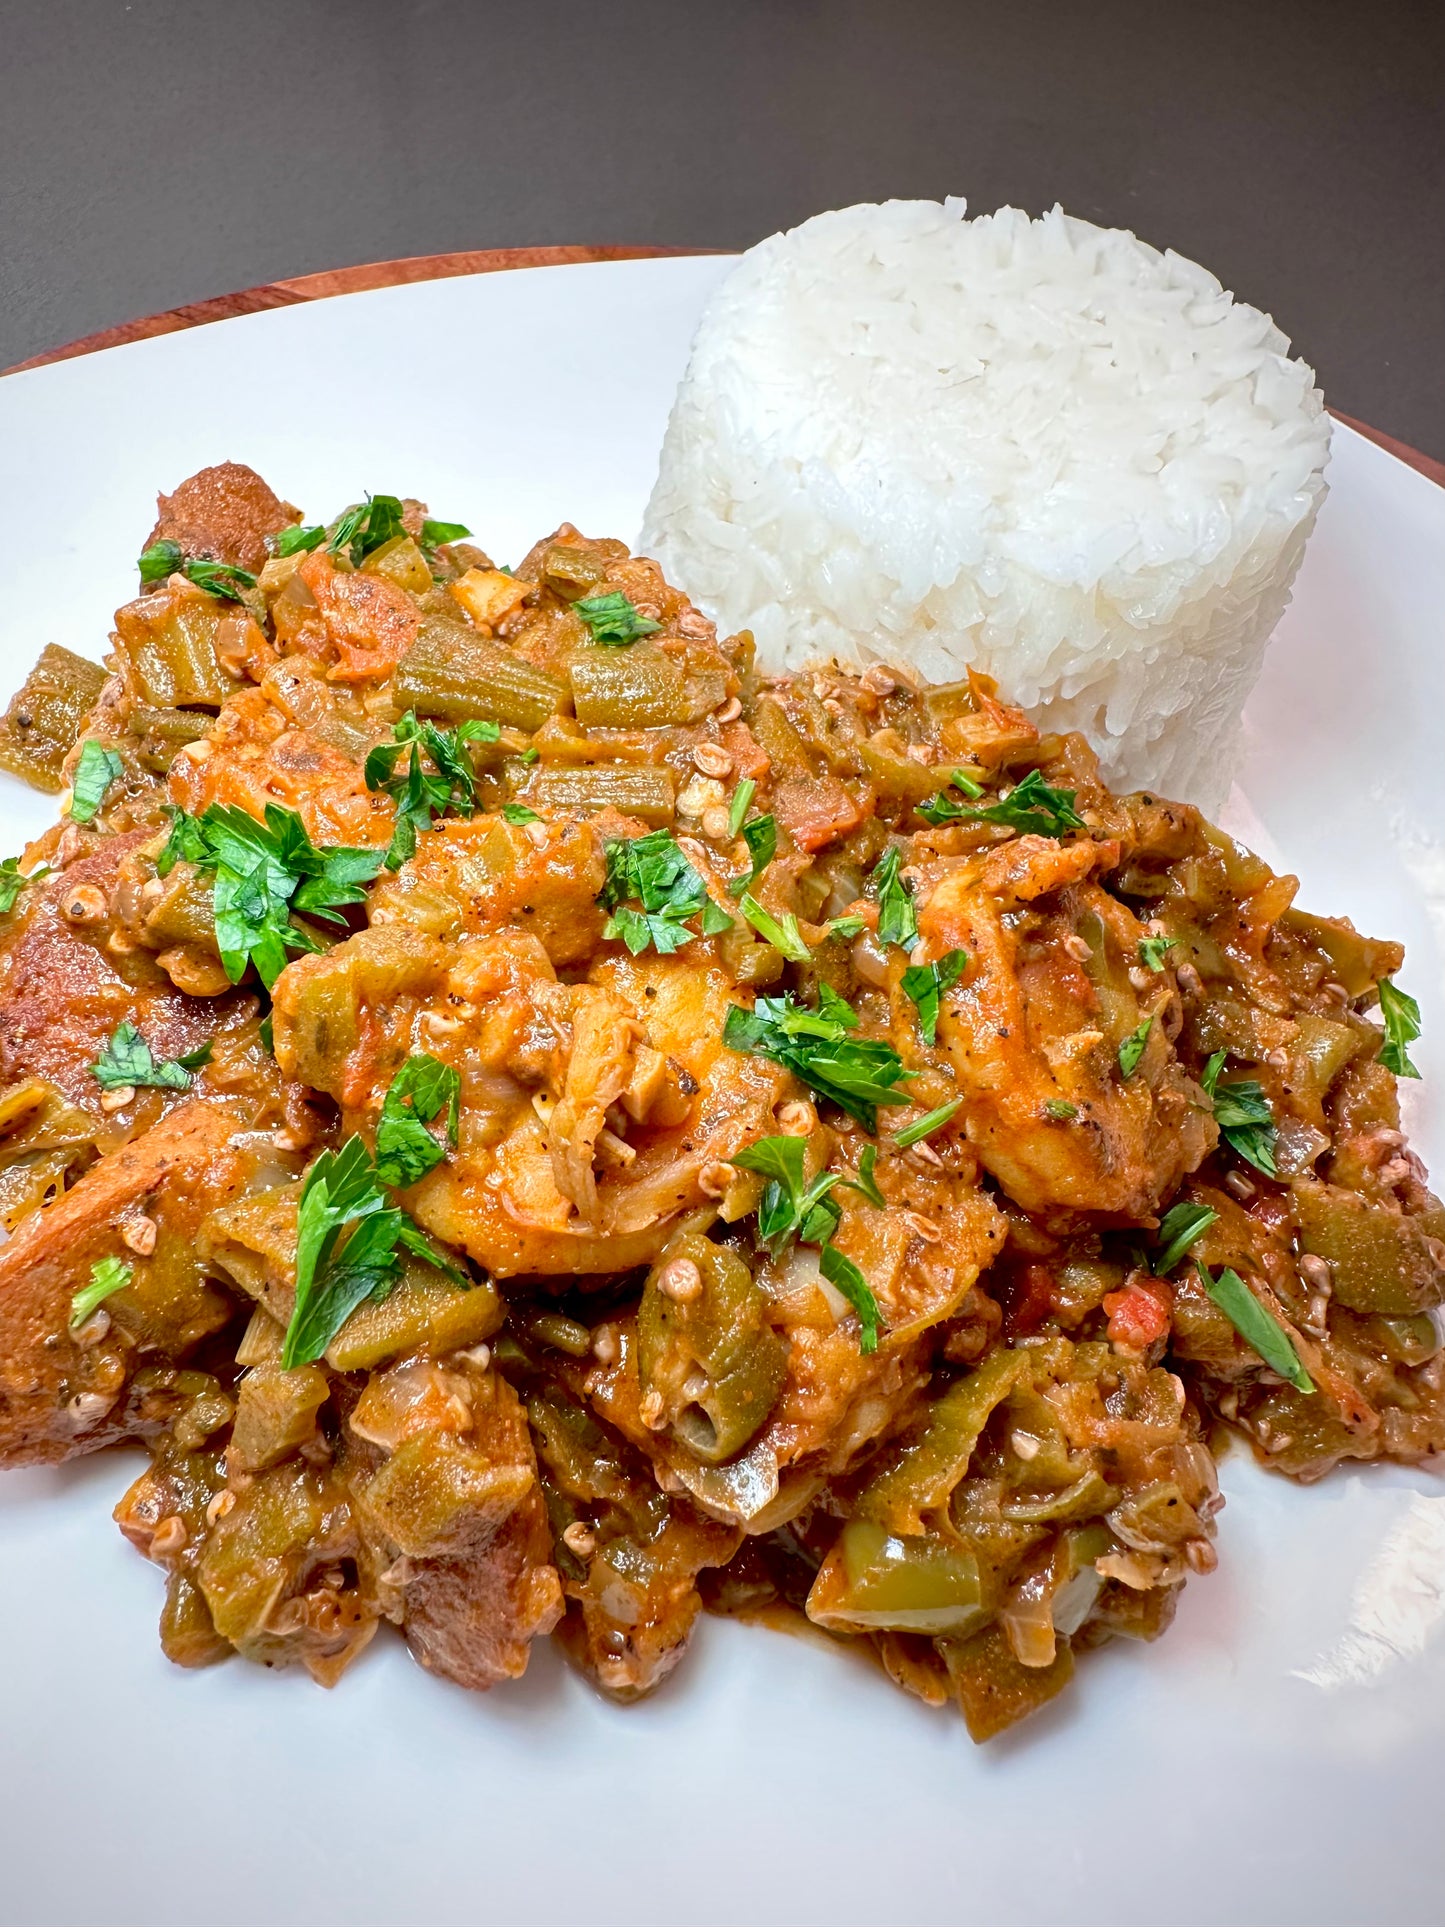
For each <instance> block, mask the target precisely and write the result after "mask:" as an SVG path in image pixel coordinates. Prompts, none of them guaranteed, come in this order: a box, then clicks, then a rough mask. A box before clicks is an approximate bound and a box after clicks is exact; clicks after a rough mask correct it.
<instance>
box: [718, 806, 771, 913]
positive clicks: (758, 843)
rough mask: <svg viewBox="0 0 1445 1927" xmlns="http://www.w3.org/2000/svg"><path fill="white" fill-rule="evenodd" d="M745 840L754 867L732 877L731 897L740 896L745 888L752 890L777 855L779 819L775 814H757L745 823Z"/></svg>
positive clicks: (729, 887) (730, 884)
mask: <svg viewBox="0 0 1445 1927" xmlns="http://www.w3.org/2000/svg"><path fill="white" fill-rule="evenodd" d="M743 842H744V843H746V844H747V846H748V856H749V857H750V858H751V860H752V868H751V869H750V870H745V871H744V872H743V874H742V875H741V876H740V877H733V878H732V879H731V881H730V882H729V884H728V895H729V896H730V897H740V896H741V895H742V894H743V892H744V890H751V889H752V887H753V885H754V884H755V883H756V882H757V880H758V878H759V877H760V876H761V875H762V873H763V871H764V870H766V869H767V867H768V865H769V864H770V863H771V862H772V860H773V858H774V857H775V856H776V855H777V852H778V819H777V818H776V817H775V816H755V817H754V818H753V820H752V822H751V823H745V824H744V825H743Z"/></svg>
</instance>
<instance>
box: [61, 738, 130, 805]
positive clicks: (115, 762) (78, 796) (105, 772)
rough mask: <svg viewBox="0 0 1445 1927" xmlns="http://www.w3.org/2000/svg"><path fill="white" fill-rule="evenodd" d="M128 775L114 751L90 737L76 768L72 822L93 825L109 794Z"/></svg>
mask: <svg viewBox="0 0 1445 1927" xmlns="http://www.w3.org/2000/svg"><path fill="white" fill-rule="evenodd" d="M124 772H125V764H124V763H122V762H121V760H120V758H119V757H118V756H117V755H116V753H115V751H114V750H113V749H106V748H104V747H103V746H102V745H101V744H100V743H98V742H96V740H95V738H94V737H93V736H92V737H88V738H87V739H86V741H85V742H84V743H82V744H81V747H80V761H79V762H78V763H77V764H76V766H75V777H74V780H73V782H72V784H71V791H70V820H71V821H72V822H73V823H89V822H90V821H91V820H92V818H93V817H94V816H95V813H96V811H97V810H98V809H99V808H100V806H101V804H102V803H103V802H104V801H105V793H106V791H107V790H108V789H109V788H110V786H111V784H112V783H113V782H114V781H115V780H116V778H117V777H118V776H121V775H123V774H124Z"/></svg>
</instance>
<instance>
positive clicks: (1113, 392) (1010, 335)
mask: <svg viewBox="0 0 1445 1927" xmlns="http://www.w3.org/2000/svg"><path fill="white" fill-rule="evenodd" d="M1288 350H1289V342H1288V340H1287V339H1286V338H1285V336H1283V335H1282V334H1281V333H1280V332H1279V330H1278V329H1277V328H1276V327H1275V326H1274V324H1273V323H1272V322H1271V320H1270V319H1269V317H1268V316H1267V315H1263V314H1261V313H1259V311H1258V310H1257V309H1255V308H1251V307H1248V306H1246V305H1245V304H1244V303H1243V302H1239V301H1234V300H1231V298H1230V296H1229V295H1228V294H1227V293H1226V292H1225V291H1224V290H1223V288H1221V286H1220V284H1219V282H1218V281H1216V280H1215V278H1214V276H1213V275H1211V274H1208V273H1206V271H1205V270H1204V269H1203V268H1201V267H1198V266H1197V265H1196V264H1195V263H1194V262H1192V261H1187V260H1185V259H1183V258H1182V257H1181V256H1179V255H1177V254H1172V253H1167V254H1160V253H1159V252H1158V251H1157V250H1155V249H1154V248H1151V247H1148V246H1146V245H1145V244H1144V243H1143V242H1141V241H1139V240H1137V239H1136V238H1135V237H1134V236H1133V235H1132V234H1128V233H1125V232H1122V231H1120V230H1118V229H1103V228H1097V227H1093V226H1091V225H1090V223H1088V222H1087V221H1079V220H1075V219H1073V218H1071V217H1070V216H1068V215H1066V214H1064V213H1063V212H1061V210H1059V209H1058V208H1055V209H1054V211H1053V212H1052V213H1050V214H1046V215H1045V216H1044V217H1043V218H1042V219H1041V220H1037V221H1031V220H1030V219H1029V218H1028V216H1027V215H1025V214H1023V213H1021V212H1020V211H1019V210H1018V209H1016V208H1003V209H1001V210H1000V211H999V212H998V213H997V214H991V215H985V216H983V217H981V218H980V219H978V220H973V221H969V220H967V219H965V218H964V203H963V202H962V201H947V202H944V203H943V204H942V205H941V206H940V205H939V204H938V203H936V202H932V201H892V202H889V203H887V204H886V205H884V206H881V207H873V206H864V207H853V208H845V209H843V210H842V211H841V212H838V213H833V214H822V215H819V216H818V217H817V218H816V219H815V220H811V221H807V222H805V223H804V224H803V226H801V227H799V228H795V229H794V230H793V231H792V232H791V233H788V234H776V235H774V236H773V237H772V238H771V239H770V240H767V241H764V242H762V243H761V244H760V245H759V246H758V247H755V248H753V249H751V250H750V251H749V252H748V253H747V254H745V255H744V256H743V258H742V260H741V261H740V262H739V264H738V266H737V267H736V268H735V269H734V270H733V272H732V273H731V274H730V275H729V276H728V277H727V279H726V281H724V282H723V284H722V285H721V287H720V288H719V289H718V291H717V293H716V294H715V295H714V296H713V299H712V301H711V302H710V303H709V305H708V308H707V311H706V313H705V314H704V316H703V319H702V323H701V326H700V327H699V329H698V332H697V336H696V339H695V340H694V342H693V348H692V356H691V360H690V362H689V365H688V370H687V374H686V376H685V378H684V380H683V383H682V386H681V389H680V390H679V392H678V397H677V401H676V404H675V406H674V408H673V411H672V418H671V421H670V422H669V425H668V430H667V437H666V440H665V442H664V445H663V451H662V462H661V470H660V473H659V476H658V480H657V486H656V488H655V489H654V491H653V495H652V500H651V502H650V503H649V505H648V510H647V516H646V521H645V524H644V528H643V534H642V547H643V548H644V550H646V552H647V553H649V554H651V555H654V556H656V557H657V559H658V560H659V561H660V562H661V563H662V564H663V566H664V568H665V569H666V571H667V573H668V574H669V576H670V577H671V578H672V579H673V580H675V581H676V582H677V583H678V584H679V586H680V587H682V588H684V589H686V590H687V591H688V592H689V594H691V595H692V596H693V597H694V598H695V599H696V600H697V601H698V602H699V603H700V604H701V605H702V606H703V607H704V608H705V609H706V610H707V611H708V612H709V613H710V614H711V615H712V616H713V617H714V618H715V619H716V620H717V622H718V623H719V624H720V625H721V626H722V627H723V628H725V629H727V630H730V631H731V630H737V629H741V628H750V629H752V630H753V632H754V633H755V635H756V637H757V640H758V645H759V653H760V658H761V660H762V662H763V665H764V667H766V668H771V669H785V668H796V667H801V666H805V665H808V664H811V663H815V662H818V661H825V660H827V659H829V658H836V659H837V660H839V661H841V662H844V663H850V664H866V663H869V662H874V661H884V662H898V663H902V664H905V665H912V667H913V668H914V669H915V670H916V671H917V672H919V673H920V674H922V675H923V676H925V677H927V678H928V679H929V680H932V681H950V680H953V679H956V678H957V677H959V676H960V675H962V673H963V672H964V670H965V669H966V668H967V667H968V665H970V664H972V665H974V666H975V667H977V668H979V669H982V670H985V671H986V672H987V673H988V674H990V675H993V676H995V677H997V678H998V681H999V683H1000V685H1001V687H1002V690H1003V693H1004V694H1005V695H1007V696H1009V697H1011V698H1012V699H1014V700H1016V701H1018V702H1021V703H1023V704H1024V705H1025V706H1027V707H1028V708H1029V709H1031V710H1032V711H1034V712H1035V713H1036V715H1037V716H1038V718H1039V719H1040V720H1041V721H1046V722H1047V725H1048V726H1049V727H1050V728H1057V729H1066V728H1067V729H1082V730H1083V731H1085V733H1086V734H1087V735H1088V736H1089V737H1090V739H1091V740H1092V741H1093V743H1094V745H1095V747H1096V748H1097V749H1098V750H1099V751H1100V754H1101V757H1102V760H1103V764H1104V769H1105V772H1106V775H1107V776H1108V777H1109V778H1110V780H1112V781H1113V782H1114V783H1115V784H1116V785H1118V786H1121V787H1124V788H1133V787H1140V786H1151V787H1157V788H1158V789H1160V790H1162V791H1163V792H1164V793H1165V794H1169V795H1174V796H1180V797H1185V798H1188V799H1190V800H1193V801H1197V802H1199V803H1201V804H1203V805H1205V806H1206V807H1212V806H1213V805H1215V804H1217V803H1218V801H1219V800H1220V799H1221V797H1222V796H1223V794H1224V793H1225V791H1226V789H1227V788H1228V784H1229V779H1230V775H1231V772H1232V768H1233V763H1234V758H1235V748H1236V742H1237V737H1238V730H1239V720H1240V714H1241V711H1242V709H1243V707H1244V702H1245V698H1246V697H1247V695H1248V694H1249V691H1250V689H1251V688H1252V686H1253V684H1254V681H1255V678H1256V676H1257V675H1258V673H1259V668H1260V664H1261V660H1262V658H1263V654H1264V649H1265V645H1266V643H1267V641H1268V639H1269V635H1270V632H1271V630H1272V629H1273V628H1274V625H1275V623H1276V621H1277V620H1278V619H1279V616H1280V613H1281V611H1282V610H1283V608H1284V606H1285V604H1286V602H1287V601H1288V598H1289V590H1290V584H1291V582H1292V580H1293V578H1294V573H1295V570H1296V568H1297V567H1298V564H1299V560H1300V556H1301V553H1302V551H1303V549H1304V544H1305V540H1306V537H1307V536H1308V534H1309V531H1310V528H1311V526H1312V524H1313V522H1314V518H1315V514H1316V512H1317V510H1318V508H1319V505H1320V502H1321V500H1322V499H1323V496H1324V492H1325V485H1324V480H1323V470H1324V465H1325V461H1326V458H1327V455H1328V451H1329V420H1328V417H1327V416H1326V414H1325V412H1324V407H1323V403H1322V400H1321V397H1320V394H1319V391H1318V389H1317V388H1316V387H1315V386H1314V375H1313V373H1312V371H1311V370H1310V369H1309V368H1307V367H1306V366H1305V365H1304V363H1303V362H1300V361H1295V360H1291V359H1290V358H1289V354H1288Z"/></svg>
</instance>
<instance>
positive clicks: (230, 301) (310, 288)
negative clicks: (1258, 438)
mask: <svg viewBox="0 0 1445 1927" xmlns="http://www.w3.org/2000/svg"><path fill="white" fill-rule="evenodd" d="M732 252H734V250H732V249H728V248H709V247H692V246H666V247H661V246H654V245H651V244H643V243H634V242H628V241H622V242H615V243H608V242H603V243H590V242H571V243H565V244H557V245H544V246H540V247H514V248H472V249H462V250H460V251H458V252H454V253H450V254H411V255H403V256H400V257H398V258H397V259H395V260H391V261H365V262H360V263H358V264H356V265H355V266H352V267H345V268H323V269H321V270H320V271H319V272H317V273H314V274H300V275H292V276H289V277H286V278H283V279H281V280H277V281H263V282H258V283H257V284H256V285H255V286H254V287H250V288H239V289H236V290H235V291H234V292H232V293H230V294H217V295H210V296H208V297H207V298H206V299H205V300H202V301H190V302H186V303H184V304H182V305H181V306H180V307H176V308H165V309H162V310H161V311H160V312H158V313H156V314H150V315H141V316H138V317H137V318H135V319H133V320H130V321H121V322H117V323H115V324H114V325H113V326H111V327H109V328H100V329H97V330H96V331H95V333H93V334H88V335H81V336H80V337H79V338H78V339H77V340H75V341H69V342H65V343H63V344H62V345H61V346H59V347H56V348H46V349H43V350H42V351H41V352H40V353H39V354H35V355H30V356H28V357H27V358H26V359H25V360H24V361H17V362H15V363H13V364H12V365H11V366H10V367H8V368H3V369H0V380H3V379H4V377H5V376H6V375H19V374H24V373H27V372H29V371H30V370H32V369H36V368H48V367H51V366H53V365H54V364H55V363H56V362H61V361H72V360H74V359H75V358H76V357H77V356H79V355H91V354H99V353H102V352H103V351H104V350H105V349H107V348H119V347H124V346H126V345H127V344H128V343H130V342H133V341H149V340H151V339H152V338H154V337H155V336H157V335H169V334H178V333H180V332H181V331H182V330H183V329H186V328H199V327H205V326H206V325H207V324H208V323H210V322H213V321H230V320H232V319H234V317H235V316H237V315H246V314H260V313H263V312H264V311H265V310H266V309H268V308H290V307H295V306H296V305H298V304H299V303H301V302H305V301H327V300H331V299H333V298H334V297H336V296H337V295H347V294H374V293H376V292H377V291H378V290H379V289H382V288H398V287H407V286H411V285H413V284H414V283H416V282H419V281H450V280H456V279H460V278H462V277H464V276H472V275H480V274H506V273H516V272H517V271H518V270H521V269H526V268H558V267H586V266H590V265H592V264H593V263H595V262H599V261H663V260H679V259H689V258H693V259H695V258H697V257H699V256H704V255H717V254H728V253H732ZM1329 412H1330V413H1331V414H1332V415H1333V416H1334V417H1335V419H1336V421H1340V422H1343V423H1345V425H1346V426H1347V427H1349V428H1353V429H1354V430H1355V431H1356V432H1357V433H1358V434H1361V435H1363V436H1365V438H1366V439H1367V440H1368V441H1372V442H1374V443H1375V445H1376V446H1377V447H1378V448H1383V449H1384V450H1385V452H1386V453H1387V454H1389V455H1393V456H1394V457H1395V459H1396V460H1397V461H1401V462H1404V463H1405V464H1406V466H1407V467H1409V468H1413V469H1415V470H1416V471H1417V472H1418V473H1419V474H1421V475H1424V476H1425V477H1426V478H1427V479H1428V480H1429V481H1432V482H1435V483H1438V484H1439V486H1440V487H1442V488H1445V461H1437V460H1436V459H1435V457H1434V456H1432V455H1426V454H1425V453H1424V452H1423V450H1421V449H1418V448H1415V447H1413V446H1412V445H1411V444H1410V443H1409V442H1404V441H1401V440H1400V439H1399V438H1398V436H1394V435H1387V434H1385V432H1384V431H1383V430H1382V429H1378V428H1372V427H1371V426H1370V424H1369V423H1368V422H1363V421H1361V420H1359V418H1358V417H1357V416H1354V415H1346V414H1345V413H1343V411H1342V410H1340V409H1338V408H1332V409H1330V411H1329Z"/></svg>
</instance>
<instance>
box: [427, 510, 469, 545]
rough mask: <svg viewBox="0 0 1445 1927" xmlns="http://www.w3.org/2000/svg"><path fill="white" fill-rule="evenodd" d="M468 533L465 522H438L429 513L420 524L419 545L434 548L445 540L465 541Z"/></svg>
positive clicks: (445, 541)
mask: <svg viewBox="0 0 1445 1927" xmlns="http://www.w3.org/2000/svg"><path fill="white" fill-rule="evenodd" d="M470 534H471V530H470V529H469V528H468V527H467V525H466V523H465V522H438V521H436V520H435V519H434V518H433V517H432V516H430V515H429V516H428V517H427V518H426V520H425V521H424V522H423V523H422V525H421V545H422V547H423V548H424V549H430V550H435V549H439V548H441V547H442V546H443V544H444V543H447V542H465V541H466V539H467V537H468V536H469V535H470Z"/></svg>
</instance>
